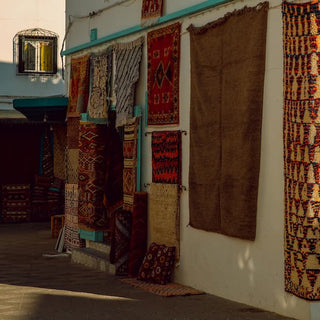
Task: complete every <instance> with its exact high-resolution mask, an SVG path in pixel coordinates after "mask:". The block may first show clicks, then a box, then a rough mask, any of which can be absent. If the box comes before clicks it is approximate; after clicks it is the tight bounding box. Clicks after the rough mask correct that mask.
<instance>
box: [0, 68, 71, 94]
mask: <svg viewBox="0 0 320 320" xmlns="http://www.w3.org/2000/svg"><path fill="white" fill-rule="evenodd" d="M64 92H65V87H64V80H63V79H62V70H61V69H58V72H57V73H56V74H54V75H41V74H17V66H16V64H14V63H7V62H0V96H54V95H64Z"/></svg>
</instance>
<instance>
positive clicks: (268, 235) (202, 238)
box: [67, 0, 320, 319]
mask: <svg viewBox="0 0 320 320" xmlns="http://www.w3.org/2000/svg"><path fill="white" fill-rule="evenodd" d="M80 2H81V5H79V3H80ZM200 2H202V1H201V0H184V1H181V0H171V1H165V3H166V5H165V7H164V12H165V14H168V13H170V12H174V11H177V10H180V9H182V8H183V7H186V6H189V5H193V4H197V3H200ZM258 2H259V1H258V0H246V1H241V2H240V1H234V2H231V3H229V4H226V5H222V6H219V7H217V8H212V9H210V10H207V11H206V12H203V13H200V14H196V15H194V16H193V17H188V18H183V19H180V21H181V22H182V31H181V62H180V70H181V71H180V129H181V130H187V131H189V110H190V77H189V75H190V52H189V51H190V48H189V34H188V32H186V28H187V27H188V26H189V25H190V23H193V24H195V25H196V26H200V25H203V24H205V23H207V22H210V21H213V20H216V19H217V18H219V17H221V16H223V15H224V14H226V13H227V12H230V11H233V10H234V9H240V8H242V7H243V6H244V5H248V6H254V5H256V4H257V3H258ZM280 3H281V1H280V0H271V1H270V9H269V15H268V31H267V49H266V50H267V55H266V73H265V90H264V106H263V125H262V150H261V170H260V184H259V198H258V214H257V236H256V240H255V241H254V242H251V241H244V240H239V239H236V238H231V237H226V236H224V235H220V234H215V233H210V232H205V231H200V230H196V229H193V228H192V227H190V226H188V223H189V208H188V191H186V192H183V193H182V196H181V261H180V266H179V267H178V269H177V270H176V273H175V277H176V278H175V280H176V281H178V282H180V283H183V284H186V285H190V286H192V287H195V288H198V289H201V290H204V291H206V292H208V293H212V294H215V295H218V296H221V297H225V298H228V299H231V300H234V301H238V302H242V303H246V304H249V305H253V306H256V307H260V308H263V309H266V310H269V311H274V312H277V313H280V314H283V315H286V316H291V317H295V318H298V319H310V317H311V316H310V303H309V302H307V301H305V300H303V299H299V298H297V297H295V296H293V295H289V294H287V293H286V292H285V291H284V248H283V239H284V192H283V189H284V187H283V150H282V115H283V114H282V113H283V96H282V73H283V66H282V63H283V61H282V17H281V7H280ZM94 5H96V7H95V6H94ZM107 5H108V0H105V1H103V0H100V1H98V0H95V1H92V2H90V3H89V2H88V1H85V0H82V1H80V0H70V1H68V4H67V14H68V15H69V14H71V15H77V14H79V15H86V14H88V13H89V12H91V11H94V10H98V9H101V8H103V7H104V6H107ZM80 8H81V10H80ZM140 10H141V0H138V1H137V0H136V1H130V0H129V1H127V2H126V3H124V4H123V5H121V6H117V7H114V8H112V9H110V10H106V11H105V12H103V13H101V14H100V15H99V16H97V17H94V18H90V19H73V21H74V22H73V26H72V28H71V30H70V33H69V37H68V48H71V47H74V46H77V45H81V44H83V43H86V42H89V41H90V29H91V28H98V37H103V36H106V35H109V34H111V33H113V32H117V31H119V30H121V29H125V28H128V27H131V26H135V25H138V24H139V21H140ZM142 34H146V33H145V32H144V33H142ZM138 36H139V34H136V35H133V36H130V37H126V38H121V39H120V40H118V41H121V42H126V41H129V40H132V39H135V38H137V37H138ZM109 44H110V43H109ZM109 44H105V45H102V46H99V47H93V48H91V49H87V50H85V51H81V52H78V53H76V54H75V56H79V55H82V54H84V52H98V51H100V50H102V49H103V48H105V47H106V46H107V45H109ZM244 45H245V43H244ZM146 52H147V50H146V46H145V47H144V57H143V61H142V68H141V77H140V81H139V84H138V94H137V101H136V102H137V104H139V105H142V106H144V103H145V101H144V97H145V91H146V78H147V77H146V74H147V69H146V64H147V61H146ZM69 58H70V57H69ZM144 129H145V128H144ZM165 129H166V128H163V127H161V128H159V130H165ZM143 139H144V140H143V156H142V184H143V183H150V182H151V177H152V176H151V145H150V144H151V141H150V139H151V138H150V135H148V136H147V137H145V136H144V135H143ZM182 148H183V155H182V160H183V166H182V170H183V177H182V184H183V185H185V186H187V187H188V168H189V135H187V136H183V147H182ZM318 306H319V304H317V303H313V307H312V310H313V311H312V312H314V313H315V312H317V311H316V310H318V309H319V307H318ZM213 307H214V306H213ZM316 318H317V316H316ZM316 318H314V319H316ZM319 318H320V317H319Z"/></svg>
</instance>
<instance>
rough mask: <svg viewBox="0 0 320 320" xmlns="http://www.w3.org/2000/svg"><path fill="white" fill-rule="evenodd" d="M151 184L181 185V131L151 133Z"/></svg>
mask: <svg viewBox="0 0 320 320" xmlns="http://www.w3.org/2000/svg"><path fill="white" fill-rule="evenodd" d="M152 182H161V183H173V184H181V131H160V132H155V131H154V132H152Z"/></svg>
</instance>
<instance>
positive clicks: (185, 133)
mask: <svg viewBox="0 0 320 320" xmlns="http://www.w3.org/2000/svg"><path fill="white" fill-rule="evenodd" d="M153 132H161V131H147V132H145V133H144V135H145V136H147V135H148V134H152V133H153ZM181 133H183V134H184V135H185V136H186V135H187V131H186V130H181Z"/></svg>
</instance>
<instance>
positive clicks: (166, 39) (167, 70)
mask: <svg viewBox="0 0 320 320" xmlns="http://www.w3.org/2000/svg"><path fill="white" fill-rule="evenodd" d="M180 28H181V25H180V23H179V22H177V23H175V24H172V25H170V26H167V27H164V28H161V29H157V30H153V31H151V32H149V33H148V82H147V86H148V125H168V124H169V125H171V124H179V64H180Z"/></svg>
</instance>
